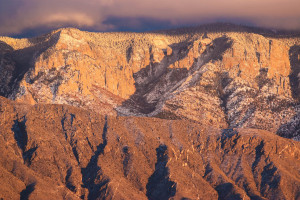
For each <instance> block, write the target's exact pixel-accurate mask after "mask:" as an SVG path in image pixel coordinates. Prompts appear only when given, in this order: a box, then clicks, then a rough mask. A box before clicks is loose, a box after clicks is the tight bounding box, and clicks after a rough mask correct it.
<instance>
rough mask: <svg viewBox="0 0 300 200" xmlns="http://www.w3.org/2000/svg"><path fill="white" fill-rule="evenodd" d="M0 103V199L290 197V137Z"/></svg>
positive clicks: (297, 185) (294, 147) (294, 188)
mask: <svg viewBox="0 0 300 200" xmlns="http://www.w3.org/2000/svg"><path fill="white" fill-rule="evenodd" d="M0 102H1V103H0V112H1V114H0V123H1V124H0V140H1V142H0V149H1V156H0V173H1V176H0V177H1V182H2V185H1V187H0V198H4V199H18V198H20V197H21V198H25V197H29V199H44V198H45V197H47V199H147V198H148V199H169V198H170V197H173V198H174V199H218V198H219V199H291V200H292V199H297V198H298V197H299V190H300V176H299V166H300V160H299V157H300V151H299V149H300V145H299V142H295V141H293V140H288V139H284V138H281V137H279V136H276V135H274V134H272V133H270V132H268V131H263V130H256V129H218V128H213V127H210V126H207V125H204V124H199V123H193V122H190V121H187V120H163V119H157V118H136V117H117V118H116V117H109V116H108V117H104V116H99V115H98V114H97V113H94V112H90V111H84V110H82V109H78V108H75V107H70V106H60V105H35V106H28V105H22V104H15V103H12V102H11V101H9V100H7V99H4V98H1V101H0ZM16 135H17V136H18V137H16ZM26 152H28V153H26ZM25 154H26V155H25ZM29 154H30V156H27V155H29Z"/></svg>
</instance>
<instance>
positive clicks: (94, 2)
mask: <svg viewBox="0 0 300 200" xmlns="http://www.w3.org/2000/svg"><path fill="white" fill-rule="evenodd" d="M212 22H233V23H238V24H246V25H252V26H260V27H268V28H277V29H300V0H0V35H26V34H29V35H30V34H33V35H34V34H39V33H40V32H45V31H49V30H52V29H55V28H60V27H77V28H80V29H83V30H90V31H147V30H156V29H164V28H171V27H178V26H189V25H196V24H203V23H212Z"/></svg>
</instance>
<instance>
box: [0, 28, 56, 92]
mask: <svg viewBox="0 0 300 200" xmlns="http://www.w3.org/2000/svg"><path fill="white" fill-rule="evenodd" d="M59 35H60V32H58V33H55V34H53V35H52V36H51V38H50V39H49V40H46V39H45V38H44V39H43V37H40V38H39V40H37V41H35V40H34V39H29V42H31V43H32V46H29V47H26V48H23V49H17V50H14V49H13V48H12V47H11V46H9V45H8V44H6V43H4V42H1V43H0V59H1V60H0V64H1V65H0V70H1V71H4V70H5V71H6V70H9V71H8V72H5V73H9V74H10V75H11V77H10V80H9V81H6V83H5V85H2V84H3V81H1V82H0V84H1V87H7V88H9V89H7V90H4V91H0V95H1V96H4V97H11V95H12V93H13V92H14V91H18V90H19V89H20V88H19V83H20V81H21V80H22V79H23V78H24V75H25V74H26V73H27V72H28V71H30V70H31V69H33V67H34V63H35V59H36V58H38V56H39V55H41V54H42V53H43V52H45V51H46V50H47V49H49V48H50V47H51V46H54V45H55V44H56V43H57V42H58V40H59ZM3 49H4V50H3ZM2 61H4V63H3V62H2ZM7 66H10V67H9V68H7ZM7 78H9V77H7ZM26 81H27V80H26ZM21 93H22V92H21Z"/></svg>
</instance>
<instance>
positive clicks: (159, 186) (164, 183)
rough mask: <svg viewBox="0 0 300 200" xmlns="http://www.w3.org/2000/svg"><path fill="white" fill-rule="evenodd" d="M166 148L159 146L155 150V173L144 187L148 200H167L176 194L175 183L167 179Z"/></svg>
mask: <svg viewBox="0 0 300 200" xmlns="http://www.w3.org/2000/svg"><path fill="white" fill-rule="evenodd" d="M167 149H168V148H167V146H166V145H160V146H159V147H158V148H157V149H156V155H157V162H156V164H155V171H154V173H153V174H152V175H151V177H150V178H149V179H148V183H147V185H146V189H147V193H146V195H147V197H148V199H150V200H155V199H161V200H168V199H169V198H171V197H173V196H175V194H176V183H175V182H174V181H171V180H170V178H169V168H168V167H167V163H168V160H169V158H168V154H167Z"/></svg>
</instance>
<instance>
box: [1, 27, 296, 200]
mask: <svg viewBox="0 0 300 200" xmlns="http://www.w3.org/2000/svg"><path fill="white" fill-rule="evenodd" d="M0 71H1V73H0V96H2V97H0V140H1V142H0V148H1V155H0V174H1V175H0V180H1V182H2V183H4V184H3V185H2V187H0V199H1V198H3V199H28V198H29V199H151V200H152V199H300V151H299V150H300V149H299V148H300V143H299V140H300V103H299V101H300V78H299V77H300V76H299V73H300V35H297V34H296V35H289V34H286V33H281V34H279V33H273V32H272V31H265V30H264V31H262V30H260V29H249V28H245V27H239V26H232V25H226V26H207V27H206V28H205V27H204V28H203V27H202V28H201V27H199V28H190V29H178V30H169V31H161V32H152V33H90V32H84V31H80V30H77V29H73V28H67V29H59V30H56V31H53V32H51V33H49V34H46V35H43V36H40V37H35V38H28V39H14V38H8V37H0Z"/></svg>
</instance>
